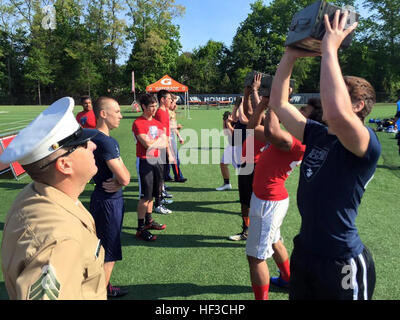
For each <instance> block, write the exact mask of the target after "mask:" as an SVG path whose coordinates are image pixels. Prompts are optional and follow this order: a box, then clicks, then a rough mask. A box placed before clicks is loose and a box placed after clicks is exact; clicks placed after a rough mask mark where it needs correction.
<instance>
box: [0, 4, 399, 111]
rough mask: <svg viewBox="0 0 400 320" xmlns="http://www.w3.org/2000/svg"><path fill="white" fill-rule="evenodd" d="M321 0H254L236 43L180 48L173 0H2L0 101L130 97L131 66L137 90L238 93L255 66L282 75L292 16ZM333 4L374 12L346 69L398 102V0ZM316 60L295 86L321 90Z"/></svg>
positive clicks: (346, 53)
mask: <svg viewBox="0 0 400 320" xmlns="http://www.w3.org/2000/svg"><path fill="white" fill-rule="evenodd" d="M313 2H314V0H273V1H271V2H270V3H269V4H265V3H264V2H263V1H262V0H256V1H254V2H253V3H252V4H251V11H250V13H249V15H248V16H247V18H246V19H245V20H244V21H242V22H241V23H240V24H239V26H238V28H237V32H236V34H235V36H234V38H233V40H232V45H231V46H230V47H227V46H226V45H225V44H224V43H222V42H216V41H213V40H209V41H208V42H207V43H206V44H204V45H201V46H199V47H198V48H196V49H194V50H193V51H192V52H182V46H181V43H180V30H179V26H178V25H176V24H174V22H173V21H174V18H176V17H180V16H182V15H183V14H184V12H185V8H184V7H183V6H181V5H177V4H176V3H175V0H92V1H88V0H56V1H54V2H49V1H41V0H5V1H0V104H48V103H50V102H52V101H54V100H56V99H57V98H59V97H62V96H66V95H69V96H73V97H79V96H81V95H84V94H89V95H91V96H93V97H95V96H99V95H111V96H114V97H116V98H117V99H119V100H120V102H121V103H130V102H131V101H132V94H131V93H130V91H131V72H132V70H133V71H134V72H135V83H136V92H137V93H139V92H143V91H144V90H145V88H146V86H147V85H148V84H150V83H153V82H155V81H157V80H158V79H159V78H161V77H162V76H163V75H165V74H169V75H170V76H171V77H173V78H174V79H176V80H177V81H180V82H182V83H184V84H185V85H187V86H188V87H189V91H190V92H192V93H240V92H242V89H243V88H242V86H243V80H244V78H245V76H246V74H247V73H248V72H249V71H251V70H258V71H261V72H265V73H269V74H274V73H275V70H276V67H277V64H278V63H279V61H280V58H281V56H282V54H283V52H284V43H285V39H286V35H287V32H288V29H289V26H290V23H291V20H292V17H293V15H294V14H295V13H296V12H297V11H299V10H300V9H302V8H304V7H305V6H307V5H309V4H311V3H313ZM330 2H332V3H335V4H337V5H339V6H342V5H352V6H354V7H355V8H356V9H357V5H358V6H363V7H364V8H366V9H367V10H368V13H369V16H366V17H365V16H362V17H360V22H359V26H358V27H357V30H356V34H355V37H354V39H353V41H352V44H351V46H350V47H349V48H347V49H345V50H343V51H342V52H341V54H340V60H341V65H342V68H343V73H344V74H351V75H358V76H362V77H364V78H366V79H368V80H369V81H370V82H371V83H372V85H373V86H374V87H375V89H376V91H377V93H378V100H380V101H394V100H395V99H396V98H398V96H399V92H400V64H399V63H398V61H400V59H399V58H400V1H398V0H364V1H362V2H357V3H355V1H354V0H353V1H351V0H348V1H346V0H344V1H330ZM204 23H207V21H205V22H204ZM210 36H211V35H210ZM318 59H319V58H310V59H305V60H304V61H302V63H298V64H297V65H296V66H295V69H294V72H293V76H294V78H295V79H296V86H297V88H296V90H297V92H317V91H318V86H319V65H320V63H319V61H318ZM123 60H124V61H123ZM121 61H122V62H121Z"/></svg>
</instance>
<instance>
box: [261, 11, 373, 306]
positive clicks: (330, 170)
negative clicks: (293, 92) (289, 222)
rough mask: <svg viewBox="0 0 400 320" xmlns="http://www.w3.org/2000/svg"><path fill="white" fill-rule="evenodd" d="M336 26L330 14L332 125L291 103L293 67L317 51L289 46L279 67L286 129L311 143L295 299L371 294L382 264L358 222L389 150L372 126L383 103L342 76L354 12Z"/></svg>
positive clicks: (301, 202) (274, 94)
mask: <svg viewBox="0 0 400 320" xmlns="http://www.w3.org/2000/svg"><path fill="white" fill-rule="evenodd" d="M339 15H340V11H339V10H337V11H336V13H335V15H334V18H333V21H332V23H331V22H330V21H329V19H328V15H325V16H324V22H325V28H326V33H325V35H324V37H323V40H322V44H321V49H322V59H321V75H320V88H321V101H322V109H323V119H324V121H325V122H326V123H327V126H325V125H323V124H320V123H317V122H315V121H312V120H307V119H306V118H305V117H304V116H303V115H302V114H301V113H300V112H299V111H298V110H297V108H296V107H294V106H293V105H291V104H290V103H289V102H288V101H287V94H286V92H287V90H288V87H289V80H290V76H291V73H292V69H293V66H294V64H295V62H296V60H297V59H298V58H302V57H307V56H315V55H317V54H315V53H310V52H306V51H302V50H297V49H293V48H289V47H288V48H287V49H286V52H285V53H284V55H283V57H282V59H281V62H280V64H279V67H278V69H277V71H276V74H275V77H274V80H273V84H272V90H271V96H270V102H269V106H270V107H271V108H272V110H273V111H274V112H275V113H276V114H277V116H278V117H279V119H280V120H281V121H282V123H283V125H284V126H285V128H286V129H287V130H288V131H289V132H290V133H291V134H292V135H293V136H294V137H296V138H297V139H298V140H300V141H302V142H303V144H304V145H305V146H306V151H305V154H304V157H303V161H302V164H301V167H300V181H299V186H298V191H297V205H298V208H299V211H300V215H301V228H300V232H299V234H298V235H297V236H296V237H295V238H294V241H293V242H294V248H293V252H292V255H291V259H290V273H291V275H290V289H289V299H291V300H296V299H297V300H298V299H302V300H303V299H326V300H334V299H345V300H353V299H354V300H356V299H363V300H364V299H365V300H367V299H371V298H372V294H373V291H374V287H375V277H376V276H375V267H374V261H373V258H372V256H371V254H370V253H369V251H368V249H367V248H366V246H365V245H364V244H363V243H362V241H361V239H360V236H359V234H358V230H357V227H356V225H355V219H356V216H357V213H358V206H359V204H360V202H361V198H362V196H363V194H364V191H365V188H366V187H367V185H368V183H369V182H370V181H371V179H372V178H373V175H374V172H375V169H376V165H377V162H378V159H379V156H380V152H381V147H380V143H379V141H378V138H377V137H376V135H375V133H374V132H373V130H372V129H370V128H368V127H366V126H365V125H364V119H365V117H366V116H367V115H368V114H369V113H370V111H371V109H372V107H373V105H374V103H375V91H374V89H373V87H372V86H371V84H370V83H369V82H367V81H366V80H365V79H362V78H359V77H350V76H346V77H343V76H342V72H341V69H340V65H339V60H338V49H339V47H340V44H341V43H342V41H343V39H344V38H345V37H346V36H347V35H348V34H349V33H350V32H352V31H353V30H354V29H355V27H356V24H353V25H352V26H350V27H349V28H348V29H347V30H344V26H345V23H346V20H347V17H348V12H347V11H346V12H345V13H344V14H343V17H342V19H340V21H339Z"/></svg>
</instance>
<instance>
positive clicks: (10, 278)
mask: <svg viewBox="0 0 400 320" xmlns="http://www.w3.org/2000/svg"><path fill="white" fill-rule="evenodd" d="M1 254H2V270H3V275H4V280H5V284H6V288H7V291H8V295H9V297H10V299H42V300H47V299H106V298H107V293H106V283H105V275H104V268H103V265H104V249H103V247H102V246H101V245H100V241H99V239H98V238H97V236H96V229H95V224H94V220H93V218H92V216H91V214H90V213H89V212H88V211H87V210H86V209H85V207H84V206H83V205H82V203H81V202H80V201H78V202H77V203H76V202H75V201H74V200H72V199H71V198H70V197H68V196H67V195H66V194H65V193H63V192H61V191H59V190H57V189H55V188H53V187H51V186H48V185H45V184H41V183H37V182H34V183H31V184H29V185H28V186H26V187H25V188H24V189H23V190H22V191H21V193H20V194H19V195H18V197H17V199H16V200H15V202H14V204H13V206H12V207H11V209H10V211H9V213H8V215H7V218H6V222H5V226H4V233H3V241H2V246H1Z"/></svg>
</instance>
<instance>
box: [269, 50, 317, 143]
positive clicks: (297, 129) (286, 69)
mask: <svg viewBox="0 0 400 320" xmlns="http://www.w3.org/2000/svg"><path fill="white" fill-rule="evenodd" d="M316 55H318V54H317V53H312V52H307V51H303V50H297V49H293V48H290V47H287V48H286V51H285V53H284V55H283V57H282V59H281V62H280V63H279V66H278V69H277V70H276V73H275V76H274V80H273V81H272V87H271V95H270V98H269V106H270V107H271V109H272V110H273V111H274V112H275V113H276V115H277V116H278V118H279V120H280V121H281V122H282V123H283V125H284V126H285V128H286V129H287V130H288V131H289V132H290V133H291V134H292V135H293V136H295V137H296V138H297V139H298V140H300V141H303V135H304V128H305V126H306V122H307V119H306V118H305V117H304V116H303V115H302V114H301V113H300V111H299V110H298V109H297V108H296V107H295V106H293V105H292V104H290V103H289V87H290V76H291V75H292V71H293V66H294V64H295V62H296V60H297V59H298V58H302V57H312V56H316Z"/></svg>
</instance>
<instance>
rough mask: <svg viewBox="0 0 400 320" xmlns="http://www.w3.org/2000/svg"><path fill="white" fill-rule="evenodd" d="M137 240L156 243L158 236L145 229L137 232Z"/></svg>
mask: <svg viewBox="0 0 400 320" xmlns="http://www.w3.org/2000/svg"><path fill="white" fill-rule="evenodd" d="M136 238H138V239H142V240H144V241H155V240H156V239H157V236H155V235H153V234H151V232H150V231H147V230H146V229H143V230H138V231H137V232H136Z"/></svg>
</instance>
